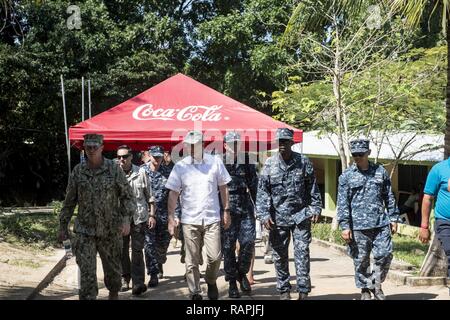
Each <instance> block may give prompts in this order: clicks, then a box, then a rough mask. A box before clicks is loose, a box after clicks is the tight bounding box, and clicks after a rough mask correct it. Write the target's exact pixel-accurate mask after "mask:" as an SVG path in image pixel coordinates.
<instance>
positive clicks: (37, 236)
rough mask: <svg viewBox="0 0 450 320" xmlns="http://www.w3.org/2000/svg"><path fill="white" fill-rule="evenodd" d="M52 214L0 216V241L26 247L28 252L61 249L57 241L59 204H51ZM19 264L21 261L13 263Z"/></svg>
mask: <svg viewBox="0 0 450 320" xmlns="http://www.w3.org/2000/svg"><path fill="white" fill-rule="evenodd" d="M50 205H51V206H52V207H53V212H52V213H48V212H33V213H26V212H19V213H15V214H12V215H3V216H0V241H4V242H7V243H10V244H13V245H19V246H22V247H26V248H28V249H30V250H39V251H40V252H42V250H46V249H48V250H51V249H52V248H53V247H61V244H59V243H58V241H57V233H58V227H59V220H58V214H59V212H60V210H61V207H62V204H61V202H52V203H51V204H50ZM14 263H16V264H18V265H19V264H21V263H23V262H21V261H15V262H14Z"/></svg>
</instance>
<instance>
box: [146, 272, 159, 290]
mask: <svg viewBox="0 0 450 320" xmlns="http://www.w3.org/2000/svg"><path fill="white" fill-rule="evenodd" d="M158 283H159V281H158V275H157V274H152V275H151V276H150V281H149V282H148V287H149V288H154V287H157V286H158Z"/></svg>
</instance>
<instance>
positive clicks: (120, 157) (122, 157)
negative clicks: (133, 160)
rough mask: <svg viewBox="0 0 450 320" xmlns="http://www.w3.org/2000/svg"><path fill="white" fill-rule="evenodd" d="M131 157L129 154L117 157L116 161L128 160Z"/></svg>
mask: <svg viewBox="0 0 450 320" xmlns="http://www.w3.org/2000/svg"><path fill="white" fill-rule="evenodd" d="M130 156H131V154H130V153H127V154H124V155H122V156H119V155H117V159H128V158H129V157H130Z"/></svg>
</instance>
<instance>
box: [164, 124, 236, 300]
mask: <svg viewBox="0 0 450 320" xmlns="http://www.w3.org/2000/svg"><path fill="white" fill-rule="evenodd" d="M183 142H184V143H185V146H186V147H187V150H188V151H190V155H189V156H187V157H186V158H184V159H183V160H181V161H179V162H177V163H176V164H175V166H174V167H173V170H172V172H171V173H170V176H169V179H168V180H167V183H166V188H167V189H169V190H170V193H169V202H168V213H169V221H168V222H169V224H168V225H169V232H170V234H171V235H173V234H174V230H175V227H176V226H177V225H178V223H179V222H181V224H182V228H183V235H184V241H185V246H186V278H187V283H188V286H189V291H190V293H191V298H192V300H202V299H203V298H202V296H201V292H202V290H201V288H200V272H199V268H198V265H199V262H200V259H201V257H200V256H201V245H202V243H203V245H204V247H205V251H206V256H207V267H206V273H205V281H206V283H207V284H208V298H209V299H210V300H217V299H218V298H219V291H218V289H217V285H216V279H217V274H218V272H219V267H220V262H221V258H222V252H221V241H220V223H221V220H222V223H223V227H224V229H228V227H229V226H230V223H231V218H230V209H229V206H228V187H227V183H228V182H230V181H231V177H230V175H229V174H228V172H227V170H226V169H225V166H224V164H223V162H222V160H221V159H220V158H219V157H215V156H213V155H210V154H207V153H204V152H203V135H202V133H201V132H198V131H190V132H189V133H188V134H187V135H186V137H185V138H184V141H183ZM217 190H219V193H220V197H221V200H222V203H224V204H225V205H224V212H223V216H222V217H221V212H220V204H219V195H218V192H217ZM180 193H181V221H178V220H175V217H174V213H175V208H176V206H177V199H178V197H179V196H180Z"/></svg>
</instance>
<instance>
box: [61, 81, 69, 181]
mask: <svg viewBox="0 0 450 320" xmlns="http://www.w3.org/2000/svg"><path fill="white" fill-rule="evenodd" d="M61 93H62V102H63V111H64V132H65V134H66V148H67V166H68V169H69V170H68V173H69V175H68V176H67V178H69V177H70V171H71V168H70V144H69V134H68V132H67V115H66V99H65V97H64V80H63V75H61Z"/></svg>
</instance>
